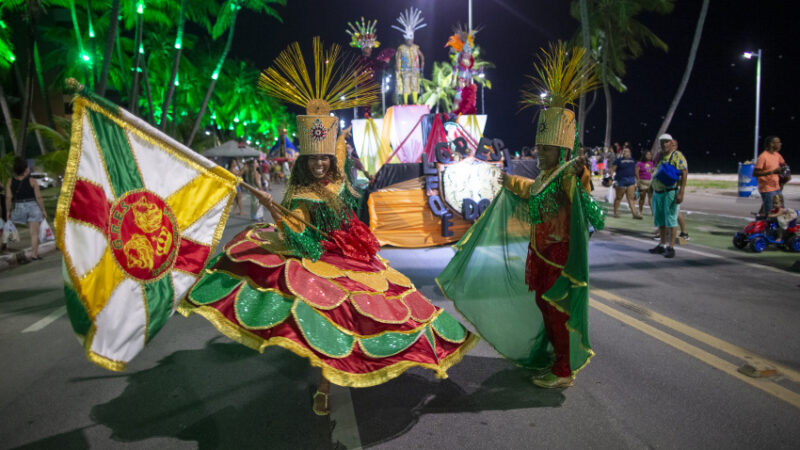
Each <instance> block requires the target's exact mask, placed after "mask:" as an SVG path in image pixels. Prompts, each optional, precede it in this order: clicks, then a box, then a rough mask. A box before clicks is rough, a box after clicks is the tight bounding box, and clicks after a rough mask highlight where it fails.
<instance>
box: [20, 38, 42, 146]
mask: <svg viewBox="0 0 800 450" xmlns="http://www.w3.org/2000/svg"><path fill="white" fill-rule="evenodd" d="M33 46H34V47H33V48H34V50H35V49H36V43H35V42H34V43H33ZM14 74H15V75H16V79H17V90H18V91H20V92H27V91H26V89H27V88H26V87H25V86H26V84H25V83H24V82H23V81H22V80H23V79H24V78H22V75H20V72H19V66H18V65H16V64H15V65H14ZM30 82H31V83H33V79H32V78H31V80H30ZM30 91H31V92H30V94H31V106H33V86H31V87H30ZM28 118H29V120H30V123H32V124H34V125H36V117H34V115H33V108H32V107H31V110H30V111H28ZM20 126H21V124H20ZM26 126H29V125H26ZM20 130H21V128H20ZM17 131H19V130H17ZM28 134H30V133H26V136H27V135H28ZM33 134H34V135H35V136H36V143H38V144H39V153H41V154H43V155H44V154H45V153H47V148H46V147H45V146H44V141H43V140H42V134H41V133H39V130H35V131H34V132H33Z"/></svg>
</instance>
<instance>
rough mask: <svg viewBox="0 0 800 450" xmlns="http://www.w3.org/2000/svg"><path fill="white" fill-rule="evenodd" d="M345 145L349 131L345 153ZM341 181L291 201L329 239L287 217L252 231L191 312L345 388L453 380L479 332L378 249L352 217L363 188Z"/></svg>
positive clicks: (194, 299) (194, 297)
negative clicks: (425, 376)
mask: <svg viewBox="0 0 800 450" xmlns="http://www.w3.org/2000/svg"><path fill="white" fill-rule="evenodd" d="M345 152H346V149H345V145H344V139H343V138H342V137H341V136H340V138H339V141H338V143H337V146H336V158H337V160H339V161H344V157H345ZM339 179H340V180H341V181H337V182H329V183H318V184H316V185H314V186H310V187H308V188H294V187H290V190H289V191H288V192H287V199H286V200H285V201H284V205H288V206H289V208H290V210H291V211H292V212H293V213H294V214H296V215H297V216H300V217H302V218H303V219H304V220H305V221H307V222H309V223H312V224H314V225H315V226H316V227H318V228H319V229H320V230H321V231H322V232H324V233H325V234H327V238H326V239H324V240H323V239H321V237H320V234H319V233H317V232H316V231H314V230H313V229H311V228H310V227H306V226H305V225H304V224H303V223H302V222H301V221H299V220H296V219H295V218H293V217H291V216H288V215H283V218H282V220H280V221H279V223H278V224H277V225H272V224H270V225H267V224H257V225H254V226H252V227H251V228H248V229H247V230H245V231H243V232H242V233H240V234H239V235H237V236H236V237H235V238H233V240H231V241H230V242H229V243H228V244H227V245H225V248H224V252H223V253H222V254H221V255H220V256H219V257H217V258H215V259H214V260H213V261H212V262H211V263H210V265H209V266H208V267H207V269H206V271H205V274H204V275H203V278H201V279H200V281H198V282H197V284H196V285H195V286H194V287H193V288H192V290H191V291H190V293H189V295H188V299H187V301H186V302H184V304H183V306H182V308H181V310H182V312H184V313H189V312H194V313H197V314H200V315H202V316H204V317H206V318H207V319H208V320H209V321H210V322H211V323H212V324H214V326H216V327H217V329H219V330H220V331H221V332H222V333H224V334H225V335H227V336H228V337H230V338H231V339H234V340H236V341H238V342H240V343H242V344H244V345H247V346H249V347H252V348H254V349H257V350H259V351H263V350H264V349H265V348H266V347H269V346H272V345H277V346H280V347H284V348H286V349H289V350H291V351H293V352H294V353H296V354H298V355H300V356H303V357H306V358H308V359H309V360H310V362H311V364H312V365H314V366H317V367H320V368H321V369H322V373H323V376H324V377H325V378H327V379H328V380H330V381H331V382H333V383H335V384H339V385H342V386H351V387H364V386H373V385H377V384H380V383H383V382H386V381H388V380H390V379H392V378H395V377H397V376H399V375H400V374H401V373H403V372H404V371H405V370H407V369H409V368H411V367H415V366H419V367H425V368H428V369H431V370H433V371H435V373H436V375H437V376H438V377H441V378H444V377H446V376H447V373H446V370H447V369H448V368H449V367H451V366H452V365H453V364H456V363H457V362H459V361H460V360H461V358H462V357H463V355H464V353H465V352H466V351H468V350H469V349H470V348H471V347H472V346H473V345H475V343H476V342H477V340H478V337H477V336H475V335H473V334H471V333H469V332H468V331H467V330H466V329H465V328H464V327H463V326H462V325H461V324H460V323H459V322H458V321H457V320H456V319H454V318H453V317H452V316H450V315H449V314H448V313H447V312H445V311H444V310H442V309H440V308H437V307H435V306H434V305H433V304H431V302H430V301H428V299H426V298H425V296H423V295H422V294H421V293H420V292H419V291H418V290H417V289H416V288H415V287H414V284H413V283H412V282H411V281H410V280H409V279H408V278H407V277H406V276H404V275H403V274H402V273H400V272H398V271H397V270H395V269H392V268H391V267H390V266H389V264H388V262H387V261H386V260H385V259H383V258H381V257H380V256H378V255H377V251H378V249H379V247H378V242H377V240H376V239H375V237H374V236H373V235H372V233H371V232H370V230H369V228H368V227H367V226H366V225H364V224H363V223H362V222H360V221H359V220H358V219H357V218H356V217H355V216H354V215H353V214H352V208H351V205H352V204H353V200H354V198H355V196H354V192H353V191H352V188H351V187H350V186H349V184H348V183H347V182H346V181H344V180H345V177H344V174H341V177H340V178H339ZM273 216H280V214H278V213H273Z"/></svg>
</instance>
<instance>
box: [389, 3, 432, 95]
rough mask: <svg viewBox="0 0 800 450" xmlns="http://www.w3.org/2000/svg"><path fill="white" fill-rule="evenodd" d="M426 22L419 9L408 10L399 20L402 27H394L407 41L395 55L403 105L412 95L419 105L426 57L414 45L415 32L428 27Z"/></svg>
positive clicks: (398, 93) (399, 91) (398, 86)
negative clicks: (418, 99) (418, 98)
mask: <svg viewBox="0 0 800 450" xmlns="http://www.w3.org/2000/svg"><path fill="white" fill-rule="evenodd" d="M424 20H425V19H423V18H422V11H420V10H419V9H417V8H408V9H406V10H405V11H403V12H402V13H400V17H398V18H397V21H398V22H399V23H400V26H399V27H398V26H397V25H392V28H394V29H395V30H398V31H399V32H401V33H403V39H405V43H403V44H401V45H400V46H399V47H397V53H395V61H396V63H395V76H396V77H397V95H400V94H402V95H403V104H405V105H407V104H408V94H411V101H412V103H413V104H415V105H416V104H417V97H418V96H419V84H420V79H421V78H422V74H423V73H424V70H425V55H423V54H422V50H420V49H419V46H418V45H417V44H415V43H414V32H415V31H417V30H419V29H420V28H424V27H425V26H426V25H427V24H425V23H423V22H424Z"/></svg>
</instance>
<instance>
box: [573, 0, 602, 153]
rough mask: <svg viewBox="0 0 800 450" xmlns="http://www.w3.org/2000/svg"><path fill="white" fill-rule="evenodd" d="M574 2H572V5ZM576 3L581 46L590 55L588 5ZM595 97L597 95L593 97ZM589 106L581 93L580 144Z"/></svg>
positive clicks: (582, 0) (583, 1)
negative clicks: (579, 21) (578, 14)
mask: <svg viewBox="0 0 800 450" xmlns="http://www.w3.org/2000/svg"><path fill="white" fill-rule="evenodd" d="M574 5H575V3H574V2H573V7H574ZM578 5H579V9H580V18H581V44H582V47H583V48H585V49H586V52H587V54H589V55H591V52H592V47H591V37H590V36H589V5H588V4H587V0H578ZM589 61H590V59H589V58H587V59H586V61H585V63H586V64H588V63H589ZM595 95H596V94H595ZM594 98H595V99H596V98H597V97H594ZM588 109H589V108H587V107H586V93H585V92H583V93H581V96H580V99H579V100H578V139H579V142H580V143H581V145H583V136H584V134H585V131H586V123H585V122H586V115H587V114H589V111H588Z"/></svg>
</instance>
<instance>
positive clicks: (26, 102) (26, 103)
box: [16, 2, 36, 156]
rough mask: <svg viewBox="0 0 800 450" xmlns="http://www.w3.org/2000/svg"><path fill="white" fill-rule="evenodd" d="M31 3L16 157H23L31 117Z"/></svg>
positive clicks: (32, 24)
mask: <svg viewBox="0 0 800 450" xmlns="http://www.w3.org/2000/svg"><path fill="white" fill-rule="evenodd" d="M32 8H34V5H33V2H28V11H27V12H28V14H27V15H28V17H27V19H28V20H27V22H28V23H27V25H28V29H27V30H25V31H27V34H28V48H27V55H26V56H27V61H26V62H25V83H24V84H25V86H24V87H23V88H22V89H21V90H20V93H21V94H22V114H21V115H20V124H19V130H17V132H18V133H19V135H18V137H17V143H18V144H19V145H17V149H16V152H17V156H24V155H25V144H26V142H27V137H28V122H29V121H30V116H31V104H32V102H33V80H32V78H33V46H34V45H35V43H36V33H35V30H36V24H35V12H34V11H33V10H32Z"/></svg>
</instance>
